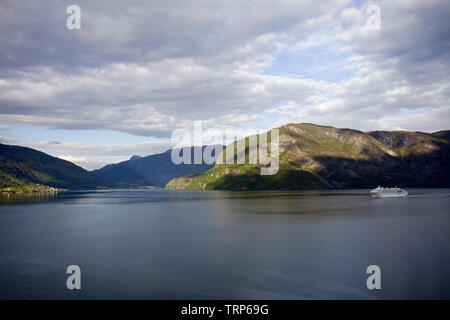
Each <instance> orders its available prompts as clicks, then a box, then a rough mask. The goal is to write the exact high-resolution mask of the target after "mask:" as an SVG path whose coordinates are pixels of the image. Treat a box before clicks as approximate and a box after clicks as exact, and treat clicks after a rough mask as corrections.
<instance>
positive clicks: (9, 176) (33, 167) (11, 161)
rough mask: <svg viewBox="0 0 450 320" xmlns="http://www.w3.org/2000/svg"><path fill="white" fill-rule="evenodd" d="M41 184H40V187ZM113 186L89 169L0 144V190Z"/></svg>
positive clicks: (31, 150)
mask: <svg viewBox="0 0 450 320" xmlns="http://www.w3.org/2000/svg"><path fill="white" fill-rule="evenodd" d="M42 185H43V186H42ZM44 186H48V187H53V188H62V189H90V188H99V187H103V188H105V187H113V186H115V184H114V183H111V182H107V181H104V180H102V179H100V178H98V177H96V176H95V175H93V174H92V173H90V172H89V171H86V170H84V169H83V168H81V167H79V166H77V165H75V164H73V163H71V162H69V161H66V160H62V159H59V158H56V157H52V156H50V155H48V154H45V153H43V152H40V151H37V150H34V149H30V148H26V147H19V146H11V145H5V144H1V143H0V189H5V188H10V189H11V188H12V190H16V189H17V188H18V189H26V190H36V189H38V188H42V187H44Z"/></svg>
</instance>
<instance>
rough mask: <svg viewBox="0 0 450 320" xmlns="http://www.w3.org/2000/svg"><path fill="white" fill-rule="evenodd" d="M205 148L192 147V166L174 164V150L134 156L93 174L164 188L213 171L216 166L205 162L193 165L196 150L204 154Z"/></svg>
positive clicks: (128, 182)
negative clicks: (198, 174)
mask: <svg viewBox="0 0 450 320" xmlns="http://www.w3.org/2000/svg"><path fill="white" fill-rule="evenodd" d="M205 147H206V146H203V147H190V149H191V163H192V164H179V165H176V164H174V163H173V162H172V159H171V153H172V150H167V151H165V152H163V153H159V154H153V155H149V156H146V157H140V156H132V157H131V158H130V159H129V160H126V161H122V162H119V163H116V164H109V165H106V166H104V167H103V168H101V169H98V170H93V171H92V173H93V174H94V175H96V176H97V177H99V178H102V179H105V180H109V181H113V182H118V183H127V184H133V185H139V186H156V187H164V186H165V185H166V184H167V182H169V181H170V180H171V179H173V178H178V177H182V176H186V175H189V174H196V173H202V172H205V171H207V170H209V169H211V168H212V167H213V166H214V165H211V164H206V163H204V162H202V164H193V163H194V153H195V150H198V149H200V148H201V149H202V152H203V150H204V149H205Z"/></svg>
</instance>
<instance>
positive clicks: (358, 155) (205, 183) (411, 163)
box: [166, 124, 450, 190]
mask: <svg viewBox="0 0 450 320" xmlns="http://www.w3.org/2000/svg"><path fill="white" fill-rule="evenodd" d="M279 129H280V131H279V133H280V169H279V171H278V173H277V174H276V175H274V176H261V175H259V167H258V166H257V165H250V164H245V165H237V164H216V165H215V166H214V168H212V169H211V170H209V171H206V172H205V173H203V174H198V175H195V176H189V177H184V178H179V179H173V180H171V181H170V182H169V183H168V184H167V186H166V187H167V188H180V189H185V188H187V189H255V190H270V189H319V188H361V187H364V188H366V187H373V186H377V185H386V186H388V185H389V186H392V185H398V186H402V187H441V186H450V143H449V137H450V134H449V131H441V132H437V133H433V134H428V133H421V132H408V131H374V132H366V133H365V132H361V131H357V130H352V129H339V128H333V127H325V126H317V125H313V124H289V125H286V126H283V127H280V128H279ZM246 139H248V138H246ZM247 144H248V141H247ZM231 147H233V146H231V145H230V146H228V147H227V150H230V148H231ZM226 152H227V151H226V150H225V151H224V153H225V154H226ZM219 157H220V156H219ZM246 158H247V159H248V149H247V150H246Z"/></svg>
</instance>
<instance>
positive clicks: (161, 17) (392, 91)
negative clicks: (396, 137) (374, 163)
mask: <svg viewBox="0 0 450 320" xmlns="http://www.w3.org/2000/svg"><path fill="white" fill-rule="evenodd" d="M370 3H375V4H377V5H379V6H380V8H381V29H380V30H368V29H367V28H366V20H367V14H366V12H365V9H366V7H367V5H368V4H369V2H366V3H364V4H363V5H362V7H352V6H350V5H349V4H351V3H350V2H349V1H346V0H335V1H331V0H330V1H324V2H320V4H318V3H317V1H189V2H187V1H171V2H162V1H143V0H142V1H141V0H136V1H130V2H124V1H118V0H111V1H103V0H98V1H87V0H83V1H77V3H75V4H77V5H79V6H80V7H81V10H82V28H81V30H68V29H67V28H66V27H65V20H66V17H67V14H66V13H65V10H66V7H67V6H68V5H69V4H74V3H73V2H72V1H56V0H45V1H20V2H18V1H2V2H1V3H0V71H1V75H0V122H1V123H3V124H6V125H7V124H16V123H25V124H33V125H44V126H49V127H54V128H66V129H109V130H116V131H123V132H128V133H132V134H136V135H143V136H155V137H167V136H169V135H170V133H171V132H172V130H174V129H175V128H190V127H191V126H192V122H193V121H194V120H205V121H206V122H207V123H208V124H209V125H211V126H219V127H226V126H240V125H244V124H245V125H248V124H249V123H251V122H256V121H261V119H262V114H263V113H264V112H266V111H268V110H270V109H271V108H274V105H278V104H280V103H282V102H283V103H284V105H282V106H279V107H277V108H275V110H273V111H272V112H273V113H272V114H275V115H279V116H280V117H281V120H280V122H279V124H282V123H286V122H292V121H299V122H304V121H309V122H318V123H324V124H332V125H336V126H346V127H357V128H360V129H378V128H386V127H387V126H391V127H395V128H397V127H398V128H408V129H420V130H437V129H445V128H443V127H442V126H443V125H444V124H443V123H444V122H445V120H447V122H448V120H449V112H448V109H449V105H448V101H449V97H450V88H449V83H450V79H449V74H450V73H449V72H448V71H449V69H450V68H449V52H450V50H449V49H450V48H449V32H450V31H449V30H450V26H449V19H448V17H449V16H450V12H449V7H450V6H448V5H447V1H443V0H442V1H438V0H433V1H426V2H425V1H424V2H412V1H406V0H398V1H371V2H370ZM322 38H323V39H325V40H323V39H322ZM309 39H313V41H312V44H308V45H306V46H305V47H307V49H306V50H309V51H308V52H307V53H308V54H310V55H314V50H316V49H317V48H315V47H314V41H315V40H314V39H320V41H324V42H329V43H330V44H332V45H334V46H336V47H337V48H339V49H340V50H341V51H342V52H344V53H345V54H347V55H348V56H349V59H348V61H347V63H346V65H345V68H348V69H351V70H352V71H354V75H353V76H351V77H350V78H348V79H344V80H342V81H340V82H326V81H320V79H319V80H317V79H302V78H298V77H295V76H273V75H268V74H265V73H264V72H263V71H264V70H265V68H266V67H268V66H270V64H271V63H272V62H273V61H274V59H276V53H278V52H283V51H284V50H291V49H292V48H295V47H296V46H301V44H302V43H303V42H307V40H308V41H309ZM320 41H319V40H317V42H320ZM308 46H309V47H308ZM330 59H333V56H332V55H330ZM286 101H288V102H286ZM411 112H413V113H411ZM406 119H409V121H406ZM420 119H422V120H420ZM414 126H415V127H414ZM387 129H390V128H387Z"/></svg>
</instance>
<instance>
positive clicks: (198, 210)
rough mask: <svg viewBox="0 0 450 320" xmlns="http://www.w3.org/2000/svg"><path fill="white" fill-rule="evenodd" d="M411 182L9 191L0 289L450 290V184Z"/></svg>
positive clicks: (150, 292) (215, 292) (158, 294)
mask: <svg viewBox="0 0 450 320" xmlns="http://www.w3.org/2000/svg"><path fill="white" fill-rule="evenodd" d="M408 191H409V192H410V196H408V197H407V198H395V199H372V198H370V197H369V196H368V190H345V191H303V192H300V191H298V192H227V191H186V190H108V191H82V192H66V193H62V194H58V195H56V196H41V197H30V196H13V195H10V196H8V195H2V196H1V200H0V201H1V203H2V205H0V237H1V241H0V298H2V299H5V298H7V299H15V298H25V299H30V298H32V299H34V298H39V299H52V298H58V299H71V298H89V299H90V298H97V299H111V298H112V299H128V298H137V299H222V298H224V299H228V298H232V299H335V298H337V299H398V298H408V299H431V298H446V299H448V298H450V210H449V208H450V190H449V189H415V190H414V189H411V190H408ZM73 264H75V265H78V266H80V268H81V287H82V289H81V290H72V291H69V290H68V289H67V288H66V279H67V277H68V275H67V274H66V268H67V266H69V265H73ZM369 265H378V266H380V268H381V290H368V289H367V287H366V279H367V277H368V276H369V275H368V274H366V269H367V267H368V266H369Z"/></svg>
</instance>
